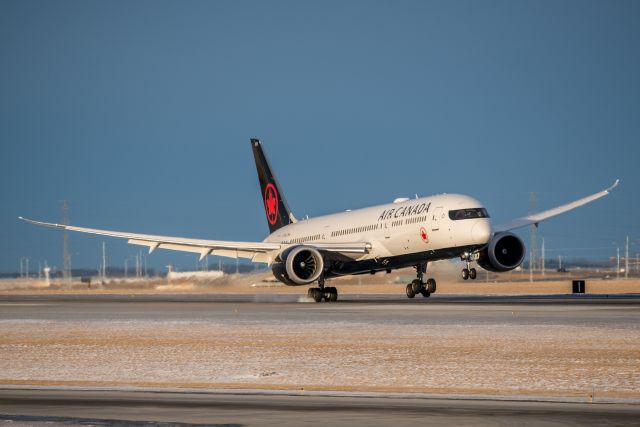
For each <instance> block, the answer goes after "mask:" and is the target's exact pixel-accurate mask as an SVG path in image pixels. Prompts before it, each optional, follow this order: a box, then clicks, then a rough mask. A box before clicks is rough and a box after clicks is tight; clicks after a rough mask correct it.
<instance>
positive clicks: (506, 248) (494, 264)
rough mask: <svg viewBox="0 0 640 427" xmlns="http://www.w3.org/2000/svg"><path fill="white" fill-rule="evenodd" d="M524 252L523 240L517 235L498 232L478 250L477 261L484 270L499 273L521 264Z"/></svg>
mask: <svg viewBox="0 0 640 427" xmlns="http://www.w3.org/2000/svg"><path fill="white" fill-rule="evenodd" d="M525 252H526V248H525V246H524V242H523V241H522V239H520V238H519V237H518V236H516V235H515V234H513V233H509V232H505V233H498V234H496V235H494V236H493V237H492V238H491V240H490V241H489V244H488V245H487V246H486V247H485V248H484V249H482V250H481V251H480V257H479V258H478V261H477V262H478V265H479V266H480V267H482V268H484V269H485V270H489V271H493V272H495V273H501V272H504V271H509V270H513V269H514V268H516V267H518V266H519V265H520V264H522V260H524V254H525Z"/></svg>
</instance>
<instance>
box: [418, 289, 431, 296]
mask: <svg viewBox="0 0 640 427" xmlns="http://www.w3.org/2000/svg"><path fill="white" fill-rule="evenodd" d="M420 293H421V294H422V296H423V297H425V298H429V297H430V296H431V292H429V291H428V290H426V289H423V290H422V291H420Z"/></svg>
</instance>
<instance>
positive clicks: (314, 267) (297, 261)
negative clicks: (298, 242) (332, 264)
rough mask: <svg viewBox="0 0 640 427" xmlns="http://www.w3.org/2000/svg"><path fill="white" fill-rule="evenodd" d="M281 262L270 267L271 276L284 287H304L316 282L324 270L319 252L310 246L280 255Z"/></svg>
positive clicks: (298, 247) (300, 247)
mask: <svg viewBox="0 0 640 427" xmlns="http://www.w3.org/2000/svg"><path fill="white" fill-rule="evenodd" d="M281 257H282V258H283V262H280V263H276V264H274V265H273V266H272V271H273V275H274V276H275V277H276V279H278V280H280V281H281V282H283V283H284V284H286V285H306V284H308V283H311V282H313V281H315V280H318V278H319V277H320V274H322V270H323V269H324V258H323V257H322V254H321V253H320V251H318V250H317V249H316V248H313V247H310V246H297V247H295V248H293V249H291V250H290V251H288V252H287V253H286V254H283V255H281Z"/></svg>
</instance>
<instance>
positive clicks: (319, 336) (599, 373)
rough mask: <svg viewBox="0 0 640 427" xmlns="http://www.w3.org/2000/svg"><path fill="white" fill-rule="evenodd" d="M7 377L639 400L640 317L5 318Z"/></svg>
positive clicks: (0, 362)
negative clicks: (438, 321) (414, 320)
mask: <svg viewBox="0 0 640 427" xmlns="http://www.w3.org/2000/svg"><path fill="white" fill-rule="evenodd" d="M0 383H3V384H39V385H109V386H116V385H117V386H120V385H125V386H157V387H206V388H216V387H242V388H278V389H295V390H300V389H323V390H357V391H407V392H409V391H413V392H432V393H481V394H495V395H498V394H499V395H508V394H515V395H518V394H520V395H532V394H533V395H546V396H549V395H560V396H589V395H590V394H591V392H592V390H595V392H596V394H598V395H601V396H620V397H636V398H637V397H640V326H638V325H630V326H629V327H624V328H621V327H610V326H607V325H596V326H594V325H589V326H588V327H586V326H585V327H582V326H580V325H574V326H566V325H553V324H552V325H549V324H540V325H535V324H522V325H520V324H506V325H505V324H486V323H483V324H478V325H473V324H472V325H455V324H449V325H439V326H438V327H433V328H428V327H424V326H423V325H411V324H402V325H400V324H391V325H390V324H383V323H379V322H375V323H372V322H332V321H327V322H325V323H324V324H322V325H318V324H317V323H312V322H308V323H299V322H297V323H294V322H286V321H261V322H259V323H258V322H252V321H246V320H238V321H235V320H233V319H229V320H222V321H217V320H206V321H170V322H167V321H159V320H158V321H155V320H135V321H133V320H131V321H112V320H111V321H97V320H96V321H74V320H66V321H44V320H42V321H41V320H29V321H25V320H5V321H0Z"/></svg>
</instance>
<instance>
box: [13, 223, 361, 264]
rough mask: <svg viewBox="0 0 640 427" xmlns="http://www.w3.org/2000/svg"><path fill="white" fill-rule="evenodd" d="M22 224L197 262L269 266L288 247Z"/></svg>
mask: <svg viewBox="0 0 640 427" xmlns="http://www.w3.org/2000/svg"><path fill="white" fill-rule="evenodd" d="M18 219H20V220H22V221H26V222H28V223H31V224H35V225H41V226H44V227H52V228H60V229H63V230H69V231H77V232H80V233H88V234H97V235H100V236H108V237H118V238H122V239H128V243H130V244H132V245H141V246H147V247H148V248H149V253H152V252H153V251H155V250H156V249H158V248H160V249H170V250H175V251H183V252H193V253H197V254H200V260H202V259H204V258H205V257H206V256H208V255H218V256H224V257H229V258H247V259H250V260H251V261H254V262H263V263H266V264H271V263H272V262H273V260H274V259H275V257H276V256H277V255H278V254H279V253H280V251H281V250H282V249H284V248H285V247H288V246H290V245H287V244H280V243H267V242H232V241H223V240H203V239H189V238H184V237H169V236H156V235H151V234H138V233H128V232H123V231H110V230H99V229H96V228H85V227H75V226H71V225H64V224H53V223H49V222H42V221H35V220H32V219H28V218H24V217H21V216H20V217H18ZM306 245H308V246H314V247H317V248H318V249H320V250H325V251H328V252H343V253H362V254H365V253H368V252H369V251H370V250H371V244H369V243H364V242H362V243H360V242H356V243H321V242H319V243H313V242H310V243H307V244H306Z"/></svg>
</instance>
